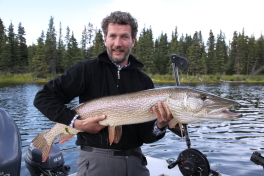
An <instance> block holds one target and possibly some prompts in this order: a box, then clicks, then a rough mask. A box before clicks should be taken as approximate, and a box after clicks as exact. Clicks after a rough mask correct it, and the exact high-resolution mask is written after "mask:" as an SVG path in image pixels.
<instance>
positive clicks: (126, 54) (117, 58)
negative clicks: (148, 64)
mask: <svg viewBox="0 0 264 176" xmlns="http://www.w3.org/2000/svg"><path fill="white" fill-rule="evenodd" d="M116 49H121V48H119V47H117V48H116ZM112 50H115V49H111V48H107V54H108V57H109V58H110V60H111V61H113V62H114V63H116V64H120V63H122V62H124V61H125V60H127V59H128V56H129V54H130V53H131V50H132V48H128V50H123V51H124V53H125V55H124V56H123V57H114V56H113V55H112V53H111V51H112Z"/></svg>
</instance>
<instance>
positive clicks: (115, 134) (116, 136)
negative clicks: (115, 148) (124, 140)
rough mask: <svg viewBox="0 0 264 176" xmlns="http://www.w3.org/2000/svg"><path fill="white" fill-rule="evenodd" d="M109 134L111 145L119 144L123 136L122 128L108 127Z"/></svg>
mask: <svg viewBox="0 0 264 176" xmlns="http://www.w3.org/2000/svg"><path fill="white" fill-rule="evenodd" d="M108 134H109V143H110V145H112V143H113V142H114V143H116V144H117V143H118V142H119V141H120V139H121V136H122V126H109V127H108Z"/></svg>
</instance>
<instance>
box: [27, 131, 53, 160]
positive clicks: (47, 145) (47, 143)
mask: <svg viewBox="0 0 264 176" xmlns="http://www.w3.org/2000/svg"><path fill="white" fill-rule="evenodd" d="M48 133H49V131H45V132H43V133H40V134H39V135H38V136H37V137H35V139H33V140H32V144H33V146H34V147H36V148H39V149H40V150H41V152H42V162H45V161H46V159H47V158H48V156H49V153H50V150H51V147H52V144H53V142H54V140H55V138H56V136H55V137H54V138H49V137H47V134H48Z"/></svg>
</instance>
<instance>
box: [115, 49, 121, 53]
mask: <svg viewBox="0 0 264 176" xmlns="http://www.w3.org/2000/svg"><path fill="white" fill-rule="evenodd" d="M113 51H114V52H116V53H122V52H124V50H116V49H113Z"/></svg>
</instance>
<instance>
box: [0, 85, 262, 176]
mask: <svg viewBox="0 0 264 176" xmlns="http://www.w3.org/2000/svg"><path fill="white" fill-rule="evenodd" d="M171 85H174V84H166V85H164V84H157V85H156V87H161V86H171ZM42 86H43V84H35V83H34V84H0V108H1V109H4V110H6V111H7V112H8V113H9V114H10V115H11V117H13V118H14V120H15V122H16V124H17V126H18V128H19V130H20V134H21V138H22V147H23V149H22V153H23V157H24V156H25V152H26V150H27V148H28V146H29V144H30V142H31V140H32V139H33V138H34V137H35V136H36V135H37V134H39V133H41V132H43V131H45V130H47V129H49V128H51V127H52V126H53V125H54V123H53V122H51V121H50V120H48V119H47V118H46V117H44V116H43V115H42V114H41V113H40V112H39V111H38V110H37V109H36V108H35V107H34V106H33V99H34V97H35V94H36V93H37V91H38V90H40V89H41V88H42ZM188 86H192V87H196V88H198V89H201V90H205V91H208V92H211V93H213V94H216V95H218V96H220V97H223V98H228V99H233V100H236V101H237V102H239V103H240V105H239V106H237V107H236V108H235V109H233V111H236V112H238V113H242V114H243V117H242V118H240V119H234V120H232V121H225V122H207V123H199V124H189V125H188V127H189V133H190V139H191V144H192V147H193V148H196V149H198V150H200V151H201V152H203V153H204V154H206V155H207V159H208V160H209V163H210V165H211V168H213V169H218V170H219V171H220V172H221V173H223V174H228V175H232V176H235V175H239V176H248V175H263V174H264V171H263V170H262V168H261V167H260V166H258V165H255V164H254V163H252V162H251V161H250V160H249V159H250V156H251V154H252V152H253V151H255V150H260V152H261V153H262V154H263V155H264V151H263V150H264V137H263V133H264V101H263V99H264V88H263V86H264V84H234V83H232V84H231V83H222V84H188ZM77 103H78V99H75V100H74V101H73V102H72V103H71V104H70V106H73V105H76V104H77ZM75 140H76V138H75V139H72V140H71V141H70V142H66V143H64V144H58V145H59V146H60V147H61V149H62V150H63V154H64V159H65V161H66V163H65V164H67V165H71V168H72V169H71V173H74V172H76V171H77V163H76V161H77V154H78V150H79V149H78V147H76V145H75ZM186 148H187V147H186V142H185V139H184V138H179V137H178V136H177V135H175V134H173V133H171V132H170V131H167V134H166V136H165V137H164V138H163V139H162V140H160V141H157V142H156V143H153V144H145V145H144V146H143V147H142V149H143V152H144V153H145V154H146V155H148V156H152V157H157V158H163V159H168V158H172V157H174V158H177V157H178V155H179V153H180V152H181V151H183V150H185V149H186ZM28 175H29V173H28V171H27V169H26V168H25V164H24V160H22V171H21V176H28Z"/></svg>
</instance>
